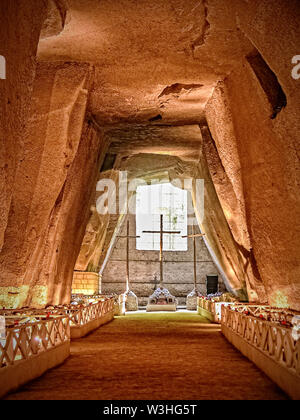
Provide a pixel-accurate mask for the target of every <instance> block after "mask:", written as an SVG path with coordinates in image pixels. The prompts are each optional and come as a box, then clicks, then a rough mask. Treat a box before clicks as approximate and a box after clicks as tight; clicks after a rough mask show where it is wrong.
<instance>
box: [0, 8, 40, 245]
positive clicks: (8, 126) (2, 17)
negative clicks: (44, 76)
mask: <svg viewBox="0 0 300 420" xmlns="http://www.w3.org/2000/svg"><path fill="white" fill-rule="evenodd" d="M46 9H47V1H46V0H41V1H39V2H38V4H37V2H34V1H26V2H24V1H22V0H14V1H11V0H2V1H1V3H0V39H1V47H0V54H1V55H2V56H3V57H4V58H5V61H6V79H5V80H0V191H1V193H0V209H1V211H0V249H1V248H2V246H3V241H4V233H5V230H6V227H7V221H8V214H9V211H10V205H11V199H12V192H13V187H14V181H15V174H16V170H17V167H18V164H19V162H20V160H21V159H22V156H23V153H24V145H23V138H22V137H23V132H24V127H25V123H26V120H27V117H28V111H29V104H30V100H31V94H32V86H33V81H34V77H35V68H36V60H35V57H36V51H37V47H38V42H39V37H40V32H41V28H42V25H43V21H44V19H45V17H46Z"/></svg>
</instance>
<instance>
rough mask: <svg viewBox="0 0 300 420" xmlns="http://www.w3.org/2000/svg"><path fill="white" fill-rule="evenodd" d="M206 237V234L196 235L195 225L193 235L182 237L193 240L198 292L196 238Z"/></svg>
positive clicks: (195, 277)
mask: <svg viewBox="0 0 300 420" xmlns="http://www.w3.org/2000/svg"><path fill="white" fill-rule="evenodd" d="M203 236H205V233H195V230H194V225H193V233H192V234H191V235H186V236H182V238H193V245H194V288H195V290H197V248H196V238H201V237H203Z"/></svg>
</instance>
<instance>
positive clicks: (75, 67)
mask: <svg viewBox="0 0 300 420" xmlns="http://www.w3.org/2000/svg"><path fill="white" fill-rule="evenodd" d="M92 77H93V69H92V67H91V66H90V65H88V64H80V65H79V64H74V63H67V64H60V63H54V64H47V63H44V64H43V63H41V64H40V65H39V66H38V70H37V76H36V79H35V84H34V91H33V100H32V105H31V110H30V115H31V116H30V118H29V121H28V124H27V127H26V135H25V137H24V149H25V151H26V153H25V154H24V157H23V159H22V161H21V163H20V165H19V168H18V170H17V172H16V181H15V188H14V192H13V197H12V205H11V210H10V215H9V220H8V225H7V229H6V232H5V241H4V246H3V248H2V252H1V254H0V264H1V266H0V267H1V283H0V284H1V289H0V290H1V298H2V300H3V296H4V302H0V305H4V306H5V305H6V306H7V304H9V305H13V306H20V305H31V306H44V305H46V304H48V303H53V304H55V303H56V304H57V303H63V302H68V301H69V300H70V292H71V283H72V277H73V269H74V265H75V262H76V258H77V255H78V253H79V250H80V246H81V242H82V239H83V236H84V232H85V226H86V223H87V222H88V217H89V215H90V205H91V204H92V203H91V196H92V193H93V191H94V189H95V186H96V181H97V176H98V173H97V172H98V170H99V167H100V160H101V138H100V136H99V133H98V132H97V131H96V130H95V128H94V127H93V126H92V123H91V122H89V121H85V118H86V106H87V100H88V89H89V88H90V85H91V83H92ZM4 293H6V296H5V295H4ZM7 293H9V294H10V299H7ZM7 300H9V302H7Z"/></svg>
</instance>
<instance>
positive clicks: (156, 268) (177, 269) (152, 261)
mask: <svg viewBox="0 0 300 420" xmlns="http://www.w3.org/2000/svg"><path fill="white" fill-rule="evenodd" d="M191 229H192V228H191V227H190V228H189V233H192V232H191ZM135 233H136V226H135V216H130V234H131V235H135ZM196 233H200V232H199V231H197V230H196ZM123 235H126V221H125V222H124V224H123V227H122V229H121V232H120V236H123ZM193 256H194V252H193V241H192V239H189V240H188V251H186V252H182V251H181V252H164V261H165V262H164V284H165V286H166V287H167V288H168V290H169V291H170V292H171V293H172V294H173V295H175V296H176V297H177V299H178V301H179V304H180V305H184V304H185V303H186V296H187V295H188V294H189V293H190V292H191V291H192V290H193V287H194V265H193ZM129 258H130V283H131V290H132V291H133V292H134V293H135V294H136V295H137V296H138V298H139V304H140V305H145V304H146V303H147V300H148V297H149V296H150V295H151V294H152V293H153V291H154V290H155V289H156V287H157V285H158V284H159V272H160V263H159V252H158V251H138V250H136V240H135V239H130V256H129ZM207 275H219V273H218V269H217V268H216V266H215V264H214V263H213V261H212V258H211V256H210V255H209V252H208V250H207V248H206V246H205V244H204V242H203V240H202V239H200V238H198V239H197V283H198V288H199V290H200V291H201V292H202V293H206V276H207ZM125 282H126V239H122V238H120V239H118V240H117V242H116V244H115V247H114V250H113V251H112V254H111V257H110V259H109V262H108V264H107V266H106V268H105V270H104V272H103V278H102V292H103V293H112V292H114V293H123V292H124V291H125ZM219 287H220V289H221V290H225V286H224V283H223V281H222V279H221V276H220V275H219Z"/></svg>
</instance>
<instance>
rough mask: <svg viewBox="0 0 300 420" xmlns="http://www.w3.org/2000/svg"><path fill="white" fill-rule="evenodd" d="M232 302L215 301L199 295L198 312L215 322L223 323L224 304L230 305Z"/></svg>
mask: <svg viewBox="0 0 300 420" xmlns="http://www.w3.org/2000/svg"><path fill="white" fill-rule="evenodd" d="M232 304H233V303H232V302H222V301H218V302H215V301H214V300H209V299H205V298H202V297H198V313H199V314H200V315H202V316H204V317H206V318H208V319H209V320H211V321H213V322H217V323H221V308H222V306H229V305H232Z"/></svg>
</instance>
